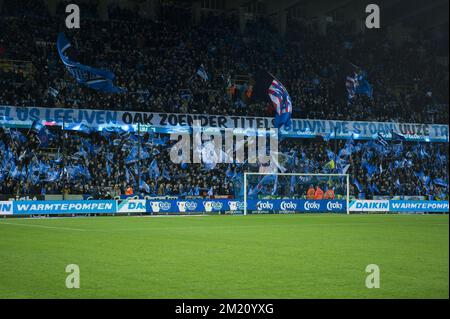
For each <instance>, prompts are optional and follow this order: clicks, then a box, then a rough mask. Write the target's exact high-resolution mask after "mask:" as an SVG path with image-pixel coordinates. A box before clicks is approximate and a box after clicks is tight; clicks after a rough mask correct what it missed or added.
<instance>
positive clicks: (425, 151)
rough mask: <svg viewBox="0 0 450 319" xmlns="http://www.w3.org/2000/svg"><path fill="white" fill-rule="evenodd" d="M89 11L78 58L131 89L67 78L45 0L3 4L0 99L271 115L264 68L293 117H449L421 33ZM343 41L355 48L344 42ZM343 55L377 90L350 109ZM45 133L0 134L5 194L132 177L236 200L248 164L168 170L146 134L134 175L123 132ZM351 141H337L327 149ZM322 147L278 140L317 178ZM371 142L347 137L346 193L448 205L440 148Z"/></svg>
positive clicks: (444, 89) (99, 188)
mask: <svg viewBox="0 0 450 319" xmlns="http://www.w3.org/2000/svg"><path fill="white" fill-rule="evenodd" d="M87 9H88V10H86V11H87V12H89V13H90V16H89V17H88V19H87V20H85V21H84V22H83V29H82V32H81V31H79V32H77V31H73V32H72V31H71V32H69V36H71V37H73V38H76V43H77V49H78V51H79V59H80V61H82V62H83V63H86V64H90V65H96V66H99V67H102V66H104V67H108V68H110V69H111V71H113V72H114V73H115V74H116V75H117V83H118V85H119V86H121V87H125V88H127V90H128V93H123V94H104V93H99V92H96V91H93V90H90V89H88V88H85V87H82V86H79V85H78V84H77V83H76V82H75V80H73V79H72V78H71V77H70V76H68V75H67V72H66V70H65V68H64V66H63V65H62V64H61V63H60V61H59V58H58V52H57V50H56V48H55V41H56V38H57V34H58V32H59V31H62V30H63V26H62V21H63V20H64V19H62V18H61V16H62V15H64V4H60V6H59V7H58V8H57V16H56V17H55V16H50V15H49V12H48V8H47V7H46V5H45V4H44V2H41V1H25V0H21V1H4V3H3V11H2V12H1V19H0V29H1V30H3V31H2V32H1V34H0V61H9V62H8V63H9V64H8V63H6V62H4V63H3V64H2V67H0V105H13V106H45V107H65V108H87V109H91V108H92V109H120V110H139V111H148V112H170V113H191V114H205V113H207V114H217V115H245V116H247V115H249V116H261V115H264V116H271V115H272V114H270V113H269V112H267V111H266V106H265V105H263V104H260V103H253V102H252V100H251V99H248V96H247V95H246V93H247V92H248V90H249V89H250V88H251V85H252V84H253V82H252V75H253V74H254V73H255V72H256V68H257V67H258V66H262V67H264V68H267V69H270V70H273V72H274V73H275V75H276V76H277V77H278V78H279V79H282V81H283V83H285V84H286V88H287V90H288V91H289V94H290V96H291V98H292V102H293V105H294V111H293V117H294V118H312V119H331V120H338V119H341V120H372V121H386V122H387V121H390V122H408V123H430V124H432V123H438V124H448V69H447V70H446V69H445V68H444V67H443V66H441V65H440V64H438V63H437V62H436V56H435V50H434V47H433V45H434V44H433V43H432V42H430V41H427V40H426V39H425V38H423V37H421V36H420V35H417V37H416V38H415V39H411V41H410V42H406V43H405V44H403V45H402V46H401V47H395V46H390V45H389V44H387V43H388V41H386V34H383V33H382V32H378V33H374V34H372V35H371V36H363V35H354V34H351V33H350V32H348V31H347V29H348V26H347V25H345V24H344V25H341V26H336V27H335V28H332V29H330V31H329V32H328V33H327V34H326V35H323V34H320V33H319V32H318V31H317V28H315V27H314V25H306V24H301V23H299V22H295V21H288V29H289V32H288V34H287V36H286V37H280V36H279V35H278V34H277V33H276V32H275V31H274V29H273V28H272V27H271V25H270V23H269V22H268V21H267V20H264V19H255V20H254V21H251V22H248V23H247V25H246V28H245V32H244V33H242V34H241V33H240V32H239V24H238V22H237V20H236V18H235V17H234V16H233V15H225V14H220V15H213V14H205V15H203V16H202V18H201V22H200V24H198V25H195V26H194V25H193V22H192V17H191V13H190V11H189V10H186V9H184V8H178V7H163V8H162V10H161V15H160V17H159V19H158V20H156V21H153V20H145V19H142V18H139V17H138V15H137V13H136V12H134V11H133V10H132V9H121V8H118V7H114V6H111V7H109V9H108V12H109V17H110V19H109V20H108V21H104V20H100V19H99V18H98V14H97V11H96V5H95V2H93V3H91V4H90V6H89V7H88V8H87ZM19 31H20V32H19ZM344 43H351V49H349V48H348V46H347V48H346V47H345V45H344ZM374 48H377V52H376V54H374V53H373V49H374ZM343 59H351V60H352V61H354V63H356V64H358V65H361V66H363V67H364V68H365V70H366V71H367V73H368V74H369V77H370V81H371V83H372V85H373V88H374V92H375V93H374V98H373V99H372V100H370V99H368V98H366V97H364V96H360V97H357V98H356V99H355V100H354V101H352V103H351V104H350V105H349V104H347V103H344V102H343V101H341V100H339V99H337V98H336V97H335V94H336V91H335V87H336V85H337V83H336V81H338V78H337V71H338V66H339V64H340V62H341V61H342V60H343ZM200 65H204V67H205V69H206V70H207V72H208V80H206V81H204V80H202V79H201V78H200V77H199V76H198V75H197V74H196V72H197V70H198V68H199V66H200ZM293 66H295V67H293ZM51 133H52V135H53V139H52V140H51V141H50V143H49V145H47V146H46V147H41V145H40V144H39V141H38V140H37V137H36V133H34V132H31V131H30V130H20V129H19V130H15V129H9V128H0V155H1V156H0V158H2V163H1V164H0V182H1V184H0V193H2V194H25V195H26V194H61V193H65V194H89V195H92V196H94V197H97V198H100V197H105V196H116V195H120V194H124V193H125V191H126V189H127V188H129V186H130V185H135V183H136V181H137V180H138V176H140V181H143V182H145V185H147V186H148V188H147V186H145V187H142V185H141V187H140V190H139V192H141V193H144V194H149V195H178V196H189V195H201V196H208V195H211V194H213V195H229V196H237V192H238V191H237V190H236V187H235V182H236V180H237V179H238V178H239V176H241V174H240V173H242V171H243V170H244V169H248V167H245V168H244V167H243V166H239V167H236V165H225V164H218V165H217V166H216V167H215V168H214V169H205V168H204V167H202V166H200V165H185V166H183V165H177V166H175V165H173V164H172V163H171V162H170V161H169V158H168V154H167V152H166V151H165V150H166V149H167V148H168V145H167V143H166V142H164V143H161V144H154V143H151V141H153V140H154V139H158V140H163V141H165V139H166V136H164V135H163V134H161V135H159V134H154V135H151V134H146V135H145V137H144V141H143V142H142V149H143V150H144V151H145V152H149V153H151V154H152V155H151V156H149V157H148V158H146V159H143V161H142V162H141V164H140V170H138V169H137V166H134V165H129V163H127V157H128V156H129V153H130V148H129V147H123V146H124V143H123V139H124V136H125V135H124V134H123V133H99V132H89V133H82V132H63V131H61V130H59V129H58V128H52V129H51ZM130 136H132V134H130V133H128V135H126V137H127V139H129V138H132V137H130ZM115 141H117V143H115ZM349 143H350V142H348V141H347V142H345V141H339V142H338V145H337V149H336V150H337V151H339V150H342V149H345V148H346V147H347V146H348V145H349ZM331 144H332V142H329V141H324V140H321V139H312V140H306V141H305V140H300V139H295V140H291V139H288V140H285V141H283V143H282V144H281V146H280V147H281V150H282V151H286V152H287V151H289V152H295V157H296V161H295V163H294V165H292V167H290V168H289V171H291V172H299V173H320V172H324V171H326V168H324V166H326V165H325V164H326V163H327V162H328V161H329V160H330V158H329V152H330V151H331V150H333V149H334V146H333V145H331ZM149 145H150V146H149ZM169 145H170V143H169ZM373 145H374V142H360V141H355V142H353V144H352V148H353V152H352V155H351V156H350V157H347V158H346V161H348V163H349V164H350V168H349V170H348V172H349V173H350V174H351V181H352V185H351V194H352V195H354V196H355V197H361V198H373V196H378V195H386V196H394V195H396V194H399V193H401V194H402V195H415V196H427V197H429V198H433V199H448V173H447V171H448V152H449V150H448V143H443V144H440V143H433V144H430V143H422V144H421V143H414V142H404V143H403V144H402V147H401V149H398V150H396V151H391V152H388V153H383V152H377V151H376V147H374V146H373ZM371 148H375V151H371ZM368 154H371V155H370V156H369V155H368ZM152 163H153V164H154V165H152ZM155 165H156V166H157V167H156V166H155ZM135 167H136V170H135ZM250 169H251V168H250ZM230 171H232V172H233V174H232V175H230V176H228V174H227V172H230ZM180 181H182V182H180ZM357 185H358V186H359V187H357ZM446 185H447V186H446ZM134 187H135V189H136V188H137V187H136V185H135V186H134Z"/></svg>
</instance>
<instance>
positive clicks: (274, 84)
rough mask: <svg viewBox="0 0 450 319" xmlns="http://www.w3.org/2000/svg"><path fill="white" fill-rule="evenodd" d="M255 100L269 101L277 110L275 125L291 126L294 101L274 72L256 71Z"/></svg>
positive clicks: (277, 126) (253, 93) (253, 92)
mask: <svg viewBox="0 0 450 319" xmlns="http://www.w3.org/2000/svg"><path fill="white" fill-rule="evenodd" d="M252 95H253V100H254V101H256V102H258V101H260V102H267V103H269V104H270V105H272V106H273V110H274V111H275V119H274V127H275V128H281V127H285V128H289V127H290V125H291V116H292V101H291V97H290V96H289V93H288V91H287V90H286V88H285V87H284V86H283V84H281V82H280V81H279V80H278V79H277V78H275V77H274V76H273V75H272V74H270V73H268V72H267V71H265V70H263V69H259V70H258V72H257V73H256V82H255V86H254V89H253V91H252Z"/></svg>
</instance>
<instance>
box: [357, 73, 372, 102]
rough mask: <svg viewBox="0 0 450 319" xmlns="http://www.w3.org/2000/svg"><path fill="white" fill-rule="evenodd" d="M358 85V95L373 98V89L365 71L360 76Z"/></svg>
mask: <svg viewBox="0 0 450 319" xmlns="http://www.w3.org/2000/svg"><path fill="white" fill-rule="evenodd" d="M357 84H358V85H357V86H356V88H355V93H356V94H365V95H367V97H368V98H372V93H373V89H372V86H371V85H370V83H369V81H367V73H366V72H365V71H362V72H361V73H360V74H358V76H357Z"/></svg>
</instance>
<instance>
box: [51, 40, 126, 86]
mask: <svg viewBox="0 0 450 319" xmlns="http://www.w3.org/2000/svg"><path fill="white" fill-rule="evenodd" d="M56 45H57V47H58V53H59V57H60V58H61V61H62V62H63V63H64V65H65V67H66V68H67V70H68V71H69V73H70V74H72V76H73V77H74V78H75V79H76V80H77V82H78V83H80V84H82V85H85V86H87V87H89V88H91V89H94V90H97V91H101V92H107V93H121V92H124V91H125V90H124V89H122V88H119V87H116V86H114V84H113V80H114V78H115V75H114V73H112V72H111V71H109V70H100V69H96V68H93V67H90V66H87V65H83V64H81V63H78V62H76V61H73V60H72V59H71V57H69V54H68V52H69V51H70V50H69V49H71V50H73V48H72V46H71V44H70V42H69V41H68V40H67V38H66V36H65V35H64V33H60V34H59V35H58V39H57V42H56Z"/></svg>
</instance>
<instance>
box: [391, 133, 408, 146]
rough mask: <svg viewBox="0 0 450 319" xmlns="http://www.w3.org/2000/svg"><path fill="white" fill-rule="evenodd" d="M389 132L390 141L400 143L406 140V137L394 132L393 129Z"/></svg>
mask: <svg viewBox="0 0 450 319" xmlns="http://www.w3.org/2000/svg"><path fill="white" fill-rule="evenodd" d="M391 134H392V143H402V142H404V141H406V137H404V136H403V135H401V134H398V133H396V132H394V131H393V130H392V131H391Z"/></svg>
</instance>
